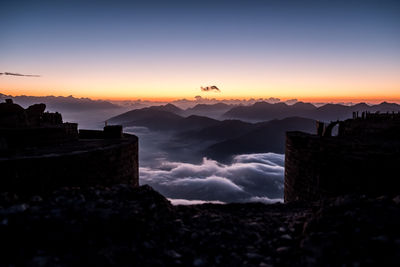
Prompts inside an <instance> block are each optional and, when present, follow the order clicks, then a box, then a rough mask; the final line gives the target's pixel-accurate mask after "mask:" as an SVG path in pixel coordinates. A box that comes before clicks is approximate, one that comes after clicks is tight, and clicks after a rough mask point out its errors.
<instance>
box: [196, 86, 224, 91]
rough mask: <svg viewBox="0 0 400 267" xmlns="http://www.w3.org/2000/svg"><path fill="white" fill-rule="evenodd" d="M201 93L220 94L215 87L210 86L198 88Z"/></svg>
mask: <svg viewBox="0 0 400 267" xmlns="http://www.w3.org/2000/svg"><path fill="white" fill-rule="evenodd" d="M200 89H201V91H203V92H221V90H219V89H218V87H217V86H215V85H212V86H206V87H202V86H201V87H200Z"/></svg>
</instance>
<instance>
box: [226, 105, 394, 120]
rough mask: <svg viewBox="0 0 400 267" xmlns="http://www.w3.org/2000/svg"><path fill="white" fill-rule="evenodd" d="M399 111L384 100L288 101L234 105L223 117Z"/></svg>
mask: <svg viewBox="0 0 400 267" xmlns="http://www.w3.org/2000/svg"><path fill="white" fill-rule="evenodd" d="M357 111H358V112H359V113H360V115H361V112H363V111H368V112H377V111H379V112H399V111H400V105H398V104H395V103H387V102H382V103H380V104H378V105H368V104H366V103H358V104H355V105H350V106H346V105H341V104H325V105H323V106H320V107H316V106H314V105H313V104H311V103H304V102H297V103H295V104H293V105H288V104H286V103H282V102H280V103H275V104H270V103H267V102H257V103H255V104H253V105H250V106H238V107H233V108H232V109H230V110H229V111H227V112H225V113H224V114H223V115H222V117H223V118H231V119H240V120H248V121H266V120H273V119H283V118H287V117H292V116H299V117H304V118H309V119H314V120H320V121H326V122H329V121H335V120H344V119H348V118H351V117H352V114H353V112H357Z"/></svg>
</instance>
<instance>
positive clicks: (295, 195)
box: [285, 132, 400, 202]
mask: <svg viewBox="0 0 400 267" xmlns="http://www.w3.org/2000/svg"><path fill="white" fill-rule="evenodd" d="M399 186H400V144H399V141H398V139H397V141H396V140H393V139H389V140H388V139H385V138H382V139H379V138H372V139H365V138H362V139H357V138H354V137H325V136H318V135H311V134H306V133H302V132H288V133H287V134H286V152H285V202H289V201H293V200H317V199H320V198H323V197H329V196H335V195H341V194H348V193H362V194H370V195H380V194H383V193H385V194H391V193H396V192H397V193H398V189H399V188H400V187H399Z"/></svg>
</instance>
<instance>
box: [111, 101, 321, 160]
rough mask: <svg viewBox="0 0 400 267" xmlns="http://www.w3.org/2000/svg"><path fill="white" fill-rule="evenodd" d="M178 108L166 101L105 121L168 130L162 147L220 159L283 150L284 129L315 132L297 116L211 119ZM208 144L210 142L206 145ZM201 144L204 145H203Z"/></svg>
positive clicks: (303, 119)
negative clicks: (167, 140)
mask: <svg viewBox="0 0 400 267" xmlns="http://www.w3.org/2000/svg"><path fill="white" fill-rule="evenodd" d="M176 113H182V110H180V109H178V108H177V107H175V106H173V105H171V104H168V105H164V106H153V107H148V108H142V109H136V110H131V111H128V112H126V113H123V114H120V115H118V116H115V117H113V118H110V119H109V120H108V122H109V123H118V124H122V125H124V126H126V127H129V126H137V127H139V126H144V127H147V128H149V129H150V130H153V131H159V132H160V133H162V132H170V133H171V132H172V133H173V138H171V140H170V144H168V145H167V146H165V147H169V148H172V147H178V146H176V145H174V143H179V146H180V147H182V144H188V146H196V149H195V150H196V151H197V153H198V154H199V155H198V156H199V157H204V156H207V157H210V158H214V159H218V160H220V161H226V160H228V159H229V158H230V157H231V156H232V155H235V154H243V153H258V152H260V153H261V152H276V153H284V144H285V132H286V131H292V130H296V131H305V132H314V131H315V121H314V120H312V119H307V118H301V117H290V118H285V119H281V120H277V119H276V120H271V121H266V122H259V123H251V122H245V121H241V120H222V121H221V120H215V119H211V118H208V117H205V116H197V115H190V116H188V117H183V116H181V115H178V114H176ZM210 144H211V145H210ZM203 146H205V147H203Z"/></svg>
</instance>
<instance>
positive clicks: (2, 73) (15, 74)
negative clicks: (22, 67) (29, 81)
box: [0, 72, 40, 77]
mask: <svg viewBox="0 0 400 267" xmlns="http://www.w3.org/2000/svg"><path fill="white" fill-rule="evenodd" d="M0 75H10V76H23V77H40V75H32V74H20V73H13V72H0Z"/></svg>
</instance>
